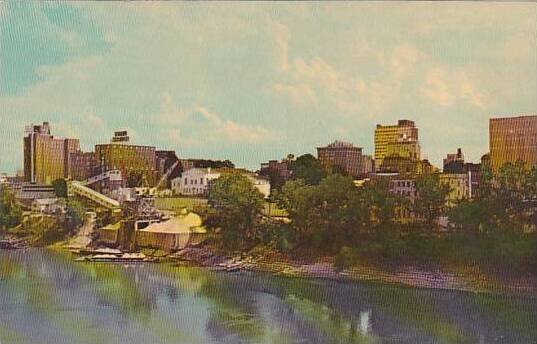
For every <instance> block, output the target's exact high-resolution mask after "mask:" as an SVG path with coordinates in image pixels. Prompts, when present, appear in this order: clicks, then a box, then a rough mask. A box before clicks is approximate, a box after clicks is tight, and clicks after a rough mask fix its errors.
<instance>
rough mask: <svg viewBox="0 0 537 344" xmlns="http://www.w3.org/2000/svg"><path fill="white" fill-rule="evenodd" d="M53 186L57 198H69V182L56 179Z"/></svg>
mask: <svg viewBox="0 0 537 344" xmlns="http://www.w3.org/2000/svg"><path fill="white" fill-rule="evenodd" d="M52 186H53V187H54V193H55V194H56V197H62V198H65V197H67V182H66V181H65V179H63V178H60V179H56V180H55V181H53V182H52Z"/></svg>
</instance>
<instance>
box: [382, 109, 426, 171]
mask: <svg viewBox="0 0 537 344" xmlns="http://www.w3.org/2000/svg"><path fill="white" fill-rule="evenodd" d="M393 154H397V155H399V156H401V157H407V156H408V157H409V158H410V159H413V160H419V159H420V146H419V140H418V128H417V127H416V125H415V124H414V122H413V121H409V120H406V119H401V120H399V121H397V124H396V125H381V124H377V127H376V128H375V168H376V170H379V169H380V168H381V166H382V162H383V160H384V158H385V157H387V156H389V155H393Z"/></svg>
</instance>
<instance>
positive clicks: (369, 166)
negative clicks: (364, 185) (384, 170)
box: [361, 155, 375, 176]
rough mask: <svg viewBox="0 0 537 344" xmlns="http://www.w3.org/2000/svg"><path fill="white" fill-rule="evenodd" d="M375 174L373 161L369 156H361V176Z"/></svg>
mask: <svg viewBox="0 0 537 344" xmlns="http://www.w3.org/2000/svg"><path fill="white" fill-rule="evenodd" d="M373 172H375V160H373V157H372V156H371V155H362V171H361V174H362V175H363V176H368V175H369V174H371V173H373Z"/></svg>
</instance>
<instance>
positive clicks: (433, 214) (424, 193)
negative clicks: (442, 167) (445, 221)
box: [414, 174, 450, 226]
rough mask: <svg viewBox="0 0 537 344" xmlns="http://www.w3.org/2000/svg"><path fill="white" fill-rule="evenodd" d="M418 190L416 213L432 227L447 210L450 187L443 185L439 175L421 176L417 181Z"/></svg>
mask: <svg viewBox="0 0 537 344" xmlns="http://www.w3.org/2000/svg"><path fill="white" fill-rule="evenodd" d="M416 190H417V197H416V201H415V202H414V211H415V212H416V213H417V214H418V215H420V216H421V217H422V218H423V219H425V221H426V223H427V224H428V225H429V226H432V225H433V224H434V221H435V220H436V219H437V218H438V217H439V216H440V215H441V214H442V212H443V211H444V209H445V203H446V197H447V195H448V193H449V192H450V187H449V185H447V184H444V183H441V182H440V178H439V176H438V175H437V174H430V175H424V176H421V177H419V178H418V179H417V180H416Z"/></svg>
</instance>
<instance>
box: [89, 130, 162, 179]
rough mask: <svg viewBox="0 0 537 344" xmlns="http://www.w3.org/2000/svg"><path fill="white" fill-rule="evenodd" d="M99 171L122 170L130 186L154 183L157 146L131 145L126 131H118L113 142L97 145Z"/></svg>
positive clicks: (96, 153) (96, 154)
mask: <svg viewBox="0 0 537 344" xmlns="http://www.w3.org/2000/svg"><path fill="white" fill-rule="evenodd" d="M95 156H96V159H97V166H98V170H99V173H102V172H106V171H109V170H120V171H121V175H122V176H123V179H124V180H126V181H127V184H128V185H129V186H141V185H144V184H145V185H153V184H154V183H155V180H156V168H155V167H156V163H155V161H156V159H155V147H153V146H138V145H131V144H130V143H129V138H128V135H127V132H126V131H116V132H115V133H114V137H113V138H112V140H111V143H106V144H98V145H95Z"/></svg>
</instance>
